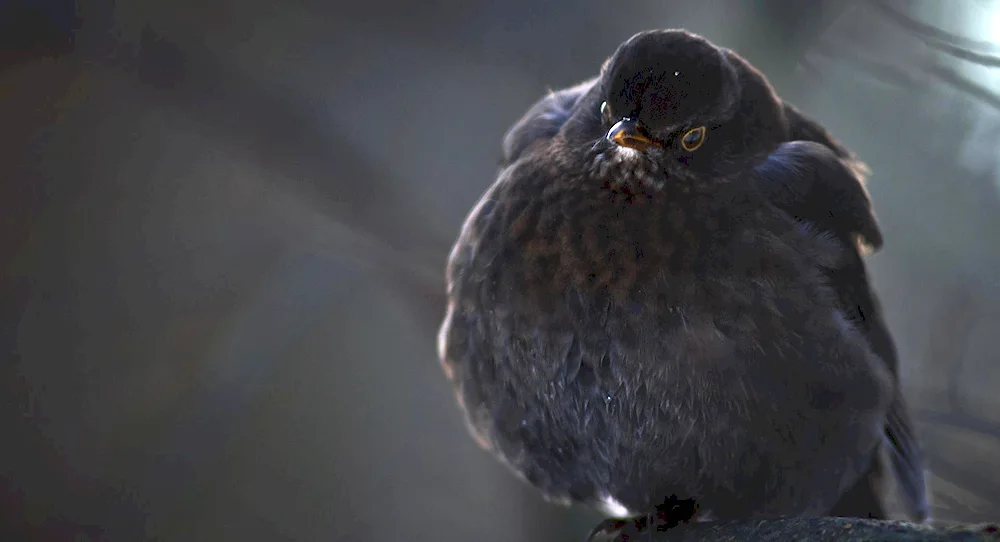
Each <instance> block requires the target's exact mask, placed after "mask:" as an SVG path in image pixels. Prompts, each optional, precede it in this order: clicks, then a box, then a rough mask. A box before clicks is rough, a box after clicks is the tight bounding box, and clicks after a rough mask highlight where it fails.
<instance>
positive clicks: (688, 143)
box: [681, 126, 705, 152]
mask: <svg viewBox="0 0 1000 542" xmlns="http://www.w3.org/2000/svg"><path fill="white" fill-rule="evenodd" d="M703 143H705V127H704V126H699V127H697V128H692V129H690V130H688V131H687V132H685V133H684V137H682V138H681V147H683V148H684V150H686V151H688V152H691V151H696V150H698V147H701V145H702V144H703Z"/></svg>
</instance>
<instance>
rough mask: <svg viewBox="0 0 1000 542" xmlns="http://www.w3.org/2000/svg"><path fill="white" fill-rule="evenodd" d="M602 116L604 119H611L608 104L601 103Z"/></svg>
mask: <svg viewBox="0 0 1000 542" xmlns="http://www.w3.org/2000/svg"><path fill="white" fill-rule="evenodd" d="M601 115H603V116H604V118H609V117H610V116H611V108H609V107H608V102H601Z"/></svg>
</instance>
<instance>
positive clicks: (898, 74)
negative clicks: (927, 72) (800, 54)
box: [809, 43, 920, 88]
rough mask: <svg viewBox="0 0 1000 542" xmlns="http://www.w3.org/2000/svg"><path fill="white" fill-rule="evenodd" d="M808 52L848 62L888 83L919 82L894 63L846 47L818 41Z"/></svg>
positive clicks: (909, 85)
mask: <svg viewBox="0 0 1000 542" xmlns="http://www.w3.org/2000/svg"><path fill="white" fill-rule="evenodd" d="M809 52H810V53H811V54H815V55H817V56H821V57H825V58H828V59H832V60H843V61H846V62H850V63H851V64H853V65H854V66H855V67H857V68H859V69H861V70H862V71H864V72H865V73H867V74H868V75H870V76H871V77H873V78H875V79H878V80H879V81H881V82H883V83H886V84H889V85H894V86H899V87H909V88H913V87H915V86H918V85H919V84H920V81H918V80H917V77H916V76H914V75H913V74H912V73H911V72H910V71H908V70H904V69H902V68H899V67H898V66H896V65H894V64H886V63H883V62H880V61H878V60H876V59H875V58H872V57H870V56H868V55H862V54H853V53H854V51H848V49H847V48H846V47H835V46H833V45H831V44H829V43H818V44H817V45H816V46H815V47H813V48H812V49H811V50H810V51H809Z"/></svg>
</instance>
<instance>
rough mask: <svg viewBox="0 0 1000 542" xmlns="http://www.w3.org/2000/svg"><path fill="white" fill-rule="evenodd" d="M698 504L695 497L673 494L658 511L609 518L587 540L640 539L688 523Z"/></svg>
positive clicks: (622, 540)
mask: <svg viewBox="0 0 1000 542" xmlns="http://www.w3.org/2000/svg"><path fill="white" fill-rule="evenodd" d="M697 512H698V505H697V504H695V502H694V500H693V499H686V500H681V499H678V498H677V495H671V496H670V497H669V498H667V499H664V500H663V504H660V505H657V506H656V513H655V514H651V515H640V516H635V517H631V518H607V519H605V520H604V521H601V522H600V523H599V524H597V526H596V527H594V529H593V530H591V531H590V535H589V536H588V537H587V542H597V541H599V540H607V539H609V538H611V537H613V538H611V539H612V540H614V541H616V542H628V541H630V540H636V539H638V537H639V535H642V534H648V533H650V532H651V531H655V532H664V531H667V530H669V529H672V528H674V527H676V526H677V525H680V524H681V523H687V522H689V521H691V519H692V518H693V517H694V516H695V514H697Z"/></svg>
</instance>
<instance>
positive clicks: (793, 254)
mask: <svg viewBox="0 0 1000 542" xmlns="http://www.w3.org/2000/svg"><path fill="white" fill-rule="evenodd" d="M501 166H502V168H501V171H500V174H499V177H498V178H497V180H496V182H495V183H494V184H493V186H491V187H490V188H489V189H488V190H487V191H486V193H485V194H484V195H483V196H482V198H481V199H480V201H479V202H478V203H477V204H476V206H475V208H474V209H473V210H472V211H471V213H470V215H469V217H468V219H467V220H466V223H465V225H464V226H463V229H462V232H461V234H460V236H459V238H458V241H457V243H456V244H455V247H454V249H453V251H452V253H451V256H450V259H449V263H448V269H447V280H448V296H449V305H448V310H447V314H446V316H445V319H444V322H443V324H442V327H441V331H440V335H439V353H440V356H441V362H442V365H443V367H444V370H445V373H446V374H447V376H448V378H449V379H450V380H451V382H452V383H453V385H454V386H455V389H456V392H457V396H458V402H459V404H460V405H461V407H462V409H463V410H464V412H465V415H466V419H467V420H468V423H469V426H470V428H471V430H472V433H473V434H474V435H475V437H476V439H477V440H478V441H479V443H480V444H481V445H482V446H484V447H485V448H487V449H488V450H490V451H491V452H493V453H494V454H496V455H497V456H498V457H499V458H500V459H501V460H502V461H503V462H505V463H506V464H507V465H508V466H510V467H511V468H512V469H513V471H514V472H515V473H517V474H518V475H519V476H521V477H522V478H524V479H526V480H527V481H528V482H530V483H531V484H533V485H534V486H536V487H537V488H539V489H540V490H541V491H542V492H543V493H544V495H545V496H546V497H547V498H548V499H550V500H554V501H560V502H581V503H586V504H590V505H593V506H596V507H599V508H601V509H603V510H604V511H606V512H607V513H609V514H612V515H614V516H615V517H617V518H625V517H627V516H629V515H635V516H639V517H646V516H649V515H652V514H654V513H655V511H656V510H657V509H659V510H661V511H662V508H658V507H661V506H662V505H663V504H664V503H665V502H666V503H669V502H670V498H671V497H672V496H674V498H675V499H676V498H679V499H693V500H694V501H695V502H696V503H697V507H698V511H697V513H696V515H695V519H697V520H706V519H711V518H716V519H739V518H766V517H777V516H815V515H842V516H858V517H875V518H882V517H885V515H886V514H885V511H884V509H883V503H882V499H883V494H884V491H885V490H886V489H887V486H886V483H885V478H886V474H887V469H886V468H885V467H883V465H882V458H883V455H884V456H888V457H890V458H891V462H890V465H891V467H892V468H891V470H892V472H893V474H894V475H895V476H894V478H895V479H896V480H897V481H898V487H899V488H900V490H901V491H900V492H899V493H900V495H901V496H902V501H903V504H904V505H905V509H906V512H907V514H908V515H909V516H910V518H911V519H914V520H920V521H923V520H925V519H926V518H927V517H928V504H927V498H926V495H925V481H924V467H923V461H922V459H921V454H920V448H919V446H918V442H917V440H916V438H915V436H914V434H913V432H912V429H911V423H910V420H909V415H908V412H907V408H906V405H905V403H904V401H903V398H902V395H901V393H900V390H899V384H898V378H897V363H898V362H897V357H896V352H895V347H894V345H893V342H892V339H891V337H890V335H889V332H888V330H887V327H886V324H885V322H884V321H883V319H882V316H881V314H880V308H879V304H878V301H877V299H876V296H875V294H874V292H873V291H872V289H871V287H870V285H869V281H868V277H867V273H866V269H865V264H864V261H863V260H862V254H863V252H865V251H870V250H876V249H878V248H880V247H881V246H882V236H881V233H880V230H879V227H878V223H877V221H876V219H875V217H874V215H873V212H872V209H871V203H870V200H869V198H868V194H867V192H866V191H865V188H864V186H863V184H862V179H863V176H864V175H865V173H866V171H865V167H864V165H863V164H862V163H861V162H860V161H858V160H857V159H856V158H855V157H854V155H853V154H852V153H850V152H849V151H848V150H847V149H845V148H844V147H843V146H842V145H841V144H840V143H839V142H837V141H836V140H835V139H834V138H833V137H832V136H831V135H830V134H829V133H828V132H827V131H826V130H825V129H824V128H822V127H821V126H820V125H819V124H818V123H817V122H816V121H814V120H812V119H810V118H808V117H806V116H805V115H803V114H802V113H800V112H799V111H797V110H796V109H795V108H793V107H792V106H791V105H789V104H787V103H785V102H783V101H782V100H781V99H780V98H779V97H778V96H777V95H776V94H775V92H774V90H773V89H772V88H771V86H770V84H769V83H768V82H767V80H766V78H765V77H764V76H763V75H762V74H761V73H760V72H758V71H757V70H755V69H754V68H753V67H752V66H751V65H750V64H749V63H748V62H747V61H745V60H744V59H742V58H741V57H739V56H738V55H736V54H735V53H733V52H732V51H730V50H727V49H724V48H720V47H717V46H715V45H713V44H712V43H710V42H709V41H707V40H706V39H704V38H702V37H700V36H697V35H695V34H692V33H688V32H686V31H683V30H660V31H650V32H643V33H639V34H637V35H635V36H633V37H632V38H630V39H629V40H628V41H626V42H625V43H624V44H622V45H621V46H620V47H619V48H618V50H617V51H616V52H615V53H614V55H613V56H612V57H611V58H610V59H609V60H608V61H607V62H605V64H604V66H603V67H602V69H601V72H600V75H599V76H597V77H596V78H594V79H591V80H589V81H586V82H584V83H581V84H579V85H577V86H574V87H571V88H568V89H564V90H561V91H558V92H555V93H551V94H550V95H548V96H547V97H545V98H543V99H541V100H540V101H539V102H538V103H537V104H535V105H534V106H533V107H532V108H531V109H530V110H529V111H528V112H527V113H526V114H525V115H524V117H523V118H521V119H520V120H519V121H518V122H517V123H516V124H515V125H514V127H513V128H511V130H510V131H509V132H508V134H507V135H506V137H505V138H504V141H503V159H502V163H501ZM883 451H885V452H888V453H885V454H883ZM682 519H683V518H682ZM617 525H618V526H620V525H621V523H618V524H617Z"/></svg>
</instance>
